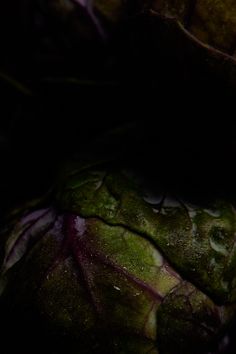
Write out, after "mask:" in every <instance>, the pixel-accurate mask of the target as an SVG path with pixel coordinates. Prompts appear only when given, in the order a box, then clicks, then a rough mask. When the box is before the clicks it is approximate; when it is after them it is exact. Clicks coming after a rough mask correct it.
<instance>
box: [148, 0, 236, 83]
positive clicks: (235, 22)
mask: <svg viewBox="0 0 236 354" xmlns="http://www.w3.org/2000/svg"><path fill="white" fill-rule="evenodd" d="M150 15H151V17H152V16H153V17H154V18H155V20H154V22H155V21H156V22H157V27H158V31H157V33H158V35H157V41H160V42H161V43H162V45H163V48H167V47H170V48H171V50H168V49H167V51H168V53H170V55H171V56H173V57H175V58H177V59H178V60H180V61H184V62H185V63H187V64H188V65H190V66H191V64H192V63H195V64H196V66H198V67H202V68H205V70H207V71H210V72H212V73H213V74H214V75H216V76H217V77H218V78H220V79H221V80H223V82H226V83H227V85H229V86H230V87H232V86H233V87H235V80H236V60H235V54H236V40H235V38H236V4H235V1H232V0H226V1H218V0H167V1H164V0H153V1H151V5H150ZM164 51H165V49H164Z"/></svg>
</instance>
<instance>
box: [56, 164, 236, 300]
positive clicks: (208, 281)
mask: <svg viewBox="0 0 236 354" xmlns="http://www.w3.org/2000/svg"><path fill="white" fill-rule="evenodd" d="M57 199H58V203H59V205H60V207H61V208H62V209H63V210H67V211H70V212H73V213H75V214H79V215H82V216H83V217H99V218H101V219H102V220H104V221H105V222H106V223H107V224H110V225H122V226H124V227H126V228H128V229H130V230H132V231H134V232H136V233H138V234H140V235H142V236H144V237H146V238H147V239H149V240H150V241H151V242H153V243H154V244H155V245H156V247H157V248H158V249H159V250H160V251H161V252H162V253H163V254H164V255H165V257H167V259H168V260H169V262H170V263H171V264H172V265H173V266H174V268H175V269H176V270H177V271H178V272H179V273H180V274H181V275H182V276H183V277H184V278H186V279H191V282H192V283H193V284H195V285H196V286H197V287H199V288H200V289H201V290H202V291H203V292H206V293H208V294H210V295H211V296H212V298H214V299H215V300H216V301H217V302H219V303H224V302H234V301H235V298H236V290H235V273H234V265H235V262H236V260H235V259H236V249H235V236H234V235H235V228H236V224H235V221H236V217H235V210H234V209H233V207H232V206H231V205H230V204H226V203H225V204H224V203H220V204H219V205H215V206H213V209H214V210H213V211H209V210H204V209H201V208H197V207H196V208H193V209H191V208H189V207H188V206H187V205H184V204H180V205H179V207H176V206H175V207H164V208H162V210H160V212H159V213H157V211H156V210H154V209H153V208H152V207H151V205H149V204H148V203H147V202H145V201H144V199H143V198H142V196H141V194H140V193H139V192H138V190H137V188H136V187H133V184H132V181H131V180H129V179H128V178H127V177H125V176H124V175H122V174H121V173H119V172H106V171H99V170H87V171H82V172H81V174H80V173H78V174H77V175H74V176H73V177H71V178H69V179H68V181H67V182H66V183H65V185H64V188H62V189H61V190H60V191H59V193H58V196H57ZM188 208H189V209H188Z"/></svg>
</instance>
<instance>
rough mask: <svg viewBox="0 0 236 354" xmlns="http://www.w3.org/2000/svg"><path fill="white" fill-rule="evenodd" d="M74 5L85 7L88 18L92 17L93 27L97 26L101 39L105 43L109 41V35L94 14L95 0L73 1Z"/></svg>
mask: <svg viewBox="0 0 236 354" xmlns="http://www.w3.org/2000/svg"><path fill="white" fill-rule="evenodd" d="M73 1H74V3H76V4H78V5H80V6H81V7H83V8H84V9H85V10H86V12H87V14H88V16H89V17H90V19H91V21H92V23H93V25H94V26H95V28H96V30H97V32H98V33H99V35H100V37H101V39H102V40H103V41H106V40H107V34H106V32H105V30H104V29H103V26H102V24H101V23H100V21H99V19H98V17H97V16H96V14H95V13H94V8H93V0H73Z"/></svg>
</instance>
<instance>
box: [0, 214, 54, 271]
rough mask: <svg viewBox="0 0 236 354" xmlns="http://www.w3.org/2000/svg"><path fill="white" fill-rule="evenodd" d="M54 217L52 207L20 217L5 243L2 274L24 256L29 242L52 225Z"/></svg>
mask: <svg viewBox="0 0 236 354" xmlns="http://www.w3.org/2000/svg"><path fill="white" fill-rule="evenodd" d="M55 219H56V212H55V210H54V209H52V208H47V209H41V210H37V211H35V212H33V213H30V214H28V215H27V216H23V217H22V219H21V220H20V222H19V225H17V227H16V228H15V229H13V230H12V233H11V237H10V238H9V239H8V242H7V244H6V248H5V258H4V261H3V265H2V268H1V274H2V275H3V274H4V273H5V272H6V271H7V270H8V269H9V268H11V267H12V266H13V265H14V264H15V263H16V262H18V261H19V260H20V259H21V258H22V257H23V256H24V254H25V253H26V252H27V250H28V247H29V245H30V243H33V242H34V241H35V240H37V238H38V237H41V235H42V234H44V233H45V232H47V231H48V230H49V229H50V228H51V227H52V225H53V223H54V221H55Z"/></svg>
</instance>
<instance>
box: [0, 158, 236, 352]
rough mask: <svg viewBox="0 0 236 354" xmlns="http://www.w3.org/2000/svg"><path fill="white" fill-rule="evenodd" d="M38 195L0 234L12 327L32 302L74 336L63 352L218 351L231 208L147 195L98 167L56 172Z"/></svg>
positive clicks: (234, 221)
mask: <svg viewBox="0 0 236 354" xmlns="http://www.w3.org/2000/svg"><path fill="white" fill-rule="evenodd" d="M45 203H46V202H45V200H44V202H43V204H42V202H41V201H39V202H34V203H33V204H31V206H26V207H25V208H23V209H22V210H20V209H19V210H17V212H16V213H15V214H13V216H12V220H11V221H9V224H8V225H6V226H5V228H4V229H3V231H2V238H1V242H2V243H4V246H3V252H2V266H1V278H0V280H1V281H0V289H1V297H0V306H1V311H2V313H3V312H4V311H5V312H6V316H10V318H11V320H10V323H11V325H10V328H12V324H13V323H14V321H15V320H12V318H14V316H16V314H19V313H21V314H22V313H23V314H24V315H23V316H26V313H27V311H28V312H29V309H30V311H31V312H32V313H33V314H36V318H40V321H41V323H43V326H44V327H45V328H47V331H48V333H52V335H53V336H55V335H57V336H58V338H59V337H63V338H69V341H72V342H73V343H74V344H73V350H72V349H69V350H68V348H67V352H70V353H72V352H73V353H95V352H96V353H98V352H101V353H135V354H136V353H140V354H144V353H153V354H154V353H160V354H161V353H163V354H176V353H181V354H184V353H186V354H187V353H188V354H189V353H190V352H191V353H198V354H199V353H207V352H209V351H210V350H211V351H212V352H213V350H216V348H217V343H218V342H220V340H221V338H223V337H224V335H225V332H226V330H227V327H228V326H230V324H231V323H232V321H233V319H234V315H235V300H236V276H235V268H236V243H235V230H236V214H235V209H234V208H233V206H232V205H230V204H229V203H226V202H218V203H216V204H215V205H213V206H212V208H211V209H209V208H206V209H204V208H202V207H197V206H193V205H190V204H189V203H186V202H183V201H182V200H180V199H178V198H175V199H174V198H170V197H169V196H168V195H166V194H162V195H160V196H155V195H154V194H152V193H150V191H149V192H148V193H147V191H146V190H145V189H144V188H143V186H142V183H141V182H138V181H137V179H136V177H135V178H134V177H133V175H131V174H130V173H128V172H127V171H126V170H125V169H117V168H116V169H114V168H111V167H105V166H104V164H101V165H99V164H97V165H93V164H92V165H87V166H85V165H81V166H80V167H78V168H73V169H72V170H71V171H70V172H68V171H67V172H66V173H65V174H62V175H61V176H60V178H59V180H58V182H57V183H56V187H55V189H54V192H53V202H52V201H51V202H50V204H48V205H45ZM46 204H47V203H46ZM3 240H4V242H3ZM19 309H20V310H19ZM26 309H27V311H26ZM32 317H33V316H31V317H30V316H29V320H28V322H29V324H28V326H29V327H30V326H31V327H32V326H33V327H34V326H35V321H36V320H35V318H34V317H33V320H32ZM17 323H18V322H17ZM26 323H27V321H26ZM11 330H12V329H10V331H11ZM24 330H25V329H24ZM46 352H47V351H46ZM52 352H53V353H55V348H54V351H51V352H50V351H48V353H52ZM58 353H61V351H58Z"/></svg>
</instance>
